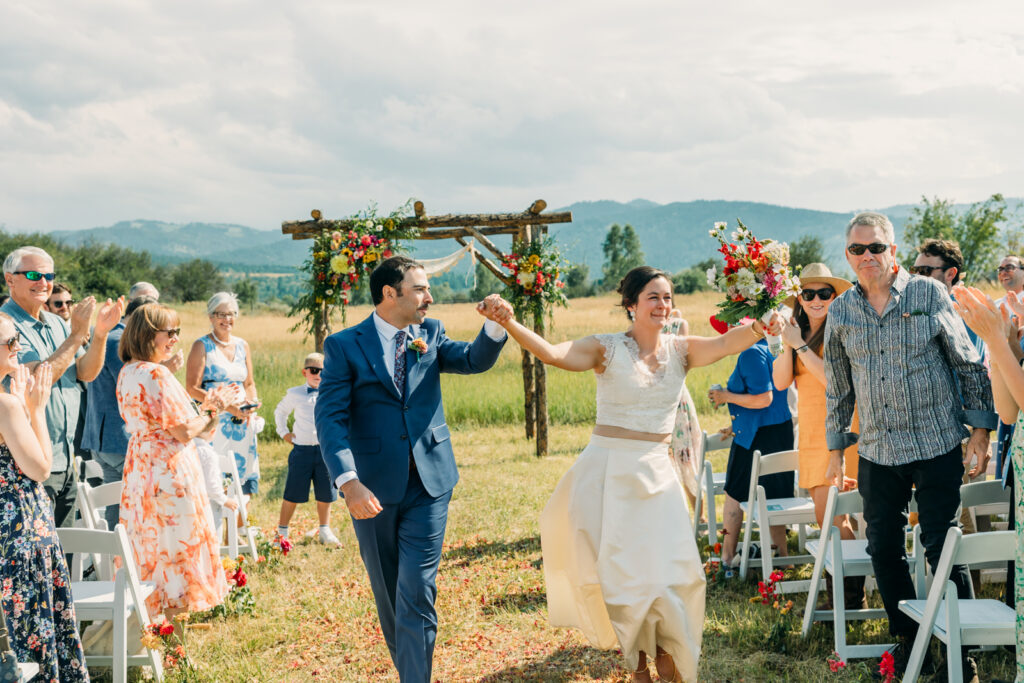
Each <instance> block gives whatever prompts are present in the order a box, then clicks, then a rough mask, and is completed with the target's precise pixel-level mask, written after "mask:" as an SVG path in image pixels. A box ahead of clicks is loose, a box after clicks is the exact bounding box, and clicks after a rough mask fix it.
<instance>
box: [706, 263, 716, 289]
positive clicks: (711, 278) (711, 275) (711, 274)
mask: <svg viewBox="0 0 1024 683" xmlns="http://www.w3.org/2000/svg"><path fill="white" fill-rule="evenodd" d="M707 276H708V286H709V287H714V286H715V285H716V284H717V283H718V271H717V270H715V267H714V266H711V267H710V268H708V272H707Z"/></svg>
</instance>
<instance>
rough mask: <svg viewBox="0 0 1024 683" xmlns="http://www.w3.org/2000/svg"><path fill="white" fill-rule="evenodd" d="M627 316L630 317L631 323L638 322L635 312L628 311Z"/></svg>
mask: <svg viewBox="0 0 1024 683" xmlns="http://www.w3.org/2000/svg"><path fill="white" fill-rule="evenodd" d="M626 315H628V316H629V321H630V322H633V321H635V320H636V314H635V313H633V311H630V310H627V311H626Z"/></svg>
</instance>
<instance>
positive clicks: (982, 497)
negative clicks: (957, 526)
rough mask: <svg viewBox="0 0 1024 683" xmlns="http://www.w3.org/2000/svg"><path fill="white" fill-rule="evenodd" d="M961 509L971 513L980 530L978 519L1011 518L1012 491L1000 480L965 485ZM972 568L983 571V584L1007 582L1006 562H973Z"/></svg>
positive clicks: (961, 497)
mask: <svg viewBox="0 0 1024 683" xmlns="http://www.w3.org/2000/svg"><path fill="white" fill-rule="evenodd" d="M960 509H961V510H967V511H968V512H969V514H970V515H971V521H972V522H974V528H975V529H977V528H978V517H987V516H990V515H1006V516H1007V518H1009V515H1010V514H1012V513H1011V510H1010V489H1009V488H1007V487H1005V486H1003V482H1002V481H1000V480H999V479H989V480H988V481H976V482H973V483H970V484H964V485H963V486H961V487H960ZM958 517H959V516H958ZM971 568H972V569H980V570H982V572H981V580H982V582H987V583H1002V582H1003V581H1005V580H1006V563H1005V562H986V563H984V564H981V565H979V564H976V563H973V562H972V563H971Z"/></svg>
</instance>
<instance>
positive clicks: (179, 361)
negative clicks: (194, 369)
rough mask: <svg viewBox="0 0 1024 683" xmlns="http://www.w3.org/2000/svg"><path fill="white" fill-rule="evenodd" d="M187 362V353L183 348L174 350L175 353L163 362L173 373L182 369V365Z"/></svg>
mask: <svg viewBox="0 0 1024 683" xmlns="http://www.w3.org/2000/svg"><path fill="white" fill-rule="evenodd" d="M184 364H185V354H184V353H183V352H182V350H181V349H178V350H177V351H175V352H174V355H173V356H171V357H170V358H168V359H167V360H165V361H164V362H163V366H164V367H165V368H167V369H168V370H170V371H171V372H172V373H175V372H177V371H178V370H180V369H181V366H182V365H184Z"/></svg>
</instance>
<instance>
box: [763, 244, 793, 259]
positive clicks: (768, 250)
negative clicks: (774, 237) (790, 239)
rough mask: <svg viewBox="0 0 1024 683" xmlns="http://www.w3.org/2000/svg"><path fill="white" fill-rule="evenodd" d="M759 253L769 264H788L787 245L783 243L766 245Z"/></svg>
mask: <svg viewBox="0 0 1024 683" xmlns="http://www.w3.org/2000/svg"><path fill="white" fill-rule="evenodd" d="M761 253H762V254H764V255H765V256H767V257H768V259H769V261H770V262H771V263H789V245H788V244H786V243H785V242H771V243H769V244H766V245H765V247H764V249H762V250H761Z"/></svg>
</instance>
